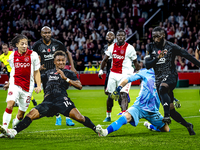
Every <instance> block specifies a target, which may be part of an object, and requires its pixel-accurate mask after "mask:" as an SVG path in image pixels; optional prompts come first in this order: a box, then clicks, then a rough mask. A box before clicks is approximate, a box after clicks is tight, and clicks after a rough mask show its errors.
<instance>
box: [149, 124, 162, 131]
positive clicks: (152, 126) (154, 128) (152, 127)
mask: <svg viewBox="0 0 200 150" xmlns="http://www.w3.org/2000/svg"><path fill="white" fill-rule="evenodd" d="M150 128H151V129H153V130H155V131H158V132H161V131H160V130H159V129H157V128H156V127H154V125H152V124H151V125H150Z"/></svg>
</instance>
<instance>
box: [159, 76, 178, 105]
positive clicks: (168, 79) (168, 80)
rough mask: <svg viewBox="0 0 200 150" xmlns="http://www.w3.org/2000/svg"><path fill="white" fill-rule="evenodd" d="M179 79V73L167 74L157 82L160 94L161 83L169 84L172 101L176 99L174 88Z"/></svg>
mask: <svg viewBox="0 0 200 150" xmlns="http://www.w3.org/2000/svg"><path fill="white" fill-rule="evenodd" d="M177 81H178V76H177V75H172V74H170V75H166V77H165V78H163V79H162V80H161V81H160V82H156V87H157V91H158V94H159V87H160V85H161V83H166V84H168V85H169V91H168V94H169V96H170V99H171V102H173V100H174V94H173V90H174V89H175V87H176V85H177ZM159 95H160V94H159Z"/></svg>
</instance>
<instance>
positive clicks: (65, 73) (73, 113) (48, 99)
mask: <svg viewBox="0 0 200 150" xmlns="http://www.w3.org/2000/svg"><path fill="white" fill-rule="evenodd" d="M66 60H67V59H66V54H65V52H63V51H57V52H55V53H54V64H55V66H56V68H55V69H50V70H48V71H46V72H45V74H44V75H43V76H42V80H44V79H46V80H47V82H46V83H47V84H46V89H45V98H44V101H43V102H42V103H41V104H39V105H37V106H36V107H35V108H33V109H32V110H31V111H30V112H29V113H28V114H27V115H26V117H25V118H24V119H23V120H22V121H21V122H20V123H18V124H17V125H16V126H15V127H14V129H5V128H4V127H2V126H0V131H1V133H3V134H5V135H6V136H8V137H9V138H14V137H15V135H16V134H17V133H19V132H20V131H22V130H24V129H25V128H27V127H28V126H29V125H30V124H31V123H32V121H33V120H35V119H39V118H42V117H44V116H46V117H52V116H54V115H56V113H61V114H63V115H64V116H66V117H70V118H72V119H74V120H76V121H78V122H80V123H82V124H83V125H84V126H86V127H88V128H91V129H92V130H94V131H95V130H96V126H95V125H94V124H93V123H92V122H91V120H90V119H89V118H88V117H86V116H83V115H82V114H81V113H80V112H79V111H78V109H77V108H76V107H75V105H74V103H73V102H72V101H71V100H70V98H69V97H68V94H67V92H66V90H67V89H68V87H69V84H71V85H72V86H74V87H75V88H77V89H79V90H81V89H82V85H81V82H80V81H79V80H78V78H77V76H76V74H75V73H74V72H72V71H70V70H67V69H64V67H65V64H66Z"/></svg>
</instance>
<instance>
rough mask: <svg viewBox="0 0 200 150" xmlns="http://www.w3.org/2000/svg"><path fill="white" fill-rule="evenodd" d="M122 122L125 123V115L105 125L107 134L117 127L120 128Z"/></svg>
mask: <svg viewBox="0 0 200 150" xmlns="http://www.w3.org/2000/svg"><path fill="white" fill-rule="evenodd" d="M124 124H127V119H126V116H124V115H123V116H121V117H120V118H119V119H118V120H117V121H115V122H113V123H112V124H111V125H109V126H108V127H107V130H108V134H110V133H111V132H114V131H117V130H119V128H121V126H122V125H124Z"/></svg>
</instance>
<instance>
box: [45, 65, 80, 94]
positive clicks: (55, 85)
mask: <svg viewBox="0 0 200 150" xmlns="http://www.w3.org/2000/svg"><path fill="white" fill-rule="evenodd" d="M62 71H63V73H64V74H65V76H66V77H67V78H69V79H70V80H74V81H76V80H78V78H77V76H76V74H75V73H74V72H72V71H70V70H67V69H64V70H62ZM41 80H42V81H44V82H46V88H45V94H44V95H47V94H54V95H55V94H56V95H65V96H67V92H66V90H67V89H68V88H69V83H68V82H67V81H65V80H64V79H62V78H61V76H60V75H59V74H58V73H57V70H56V69H55V68H54V69H50V70H48V71H46V72H45V73H44V74H42V75H41Z"/></svg>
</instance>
